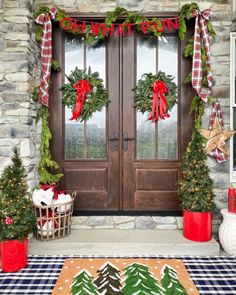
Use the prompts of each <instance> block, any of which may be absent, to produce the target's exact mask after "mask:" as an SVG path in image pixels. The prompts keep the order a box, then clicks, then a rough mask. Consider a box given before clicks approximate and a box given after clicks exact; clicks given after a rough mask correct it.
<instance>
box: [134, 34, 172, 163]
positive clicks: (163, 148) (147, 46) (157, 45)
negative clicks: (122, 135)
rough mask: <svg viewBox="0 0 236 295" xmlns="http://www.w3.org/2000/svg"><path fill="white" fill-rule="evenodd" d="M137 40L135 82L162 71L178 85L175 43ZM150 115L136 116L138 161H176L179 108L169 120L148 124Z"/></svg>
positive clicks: (144, 38)
mask: <svg viewBox="0 0 236 295" xmlns="http://www.w3.org/2000/svg"><path fill="white" fill-rule="evenodd" d="M147 40H148V39H147V38H146V37H140V36H138V37H137V81H138V80H139V79H140V77H141V76H142V74H144V73H150V72H152V73H153V74H154V73H157V72H158V71H160V70H161V71H164V72H165V73H166V74H167V75H168V74H170V75H173V76H174V77H175V83H177V82H178V39H177V37H175V36H169V37H168V36H166V37H165V41H161V40H160V41H159V40H156V39H155V40H153V39H152V41H147ZM148 115H149V114H147V113H146V114H141V113H139V112H137V115H136V134H137V138H136V140H137V141H136V157H137V159H176V158H177V157H178V136H177V135H178V133H177V131H178V129H177V127H178V108H177V106H175V107H174V108H173V109H172V111H171V112H170V118H167V119H166V120H159V121H158V122H157V123H151V122H150V121H148V120H147V118H148Z"/></svg>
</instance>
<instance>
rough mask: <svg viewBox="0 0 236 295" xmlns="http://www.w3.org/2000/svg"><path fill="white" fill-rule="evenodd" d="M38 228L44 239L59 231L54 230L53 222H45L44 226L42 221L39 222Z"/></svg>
mask: <svg viewBox="0 0 236 295" xmlns="http://www.w3.org/2000/svg"><path fill="white" fill-rule="evenodd" d="M39 220H40V219H39ZM37 228H38V233H39V234H40V235H42V236H44V237H46V236H52V235H53V234H54V233H55V232H56V231H57V230H56V229H55V228H54V224H53V220H49V221H45V222H44V224H43V226H41V225H40V221H38V224H37Z"/></svg>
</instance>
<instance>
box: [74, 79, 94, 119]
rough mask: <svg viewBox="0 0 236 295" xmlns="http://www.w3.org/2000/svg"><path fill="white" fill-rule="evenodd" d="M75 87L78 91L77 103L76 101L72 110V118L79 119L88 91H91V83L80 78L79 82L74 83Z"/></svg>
mask: <svg viewBox="0 0 236 295" xmlns="http://www.w3.org/2000/svg"><path fill="white" fill-rule="evenodd" d="M73 87H74V89H75V90H76V92H77V97H76V103H75V109H74V111H73V112H72V117H71V118H70V120H76V121H77V120H78V118H79V116H80V114H81V112H82V108H83V105H84V102H85V99H86V95H87V93H89V92H90V91H91V85H90V84H89V82H88V81H87V80H79V81H78V82H77V83H75V84H74V85H73Z"/></svg>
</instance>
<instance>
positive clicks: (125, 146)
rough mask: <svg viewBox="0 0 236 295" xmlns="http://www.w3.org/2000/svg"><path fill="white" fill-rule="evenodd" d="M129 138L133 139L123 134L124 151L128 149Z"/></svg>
mask: <svg viewBox="0 0 236 295" xmlns="http://www.w3.org/2000/svg"><path fill="white" fill-rule="evenodd" d="M131 140H135V138H134V137H129V136H128V134H127V133H125V134H124V143H123V150H124V151H125V152H127V151H128V148H129V141H131Z"/></svg>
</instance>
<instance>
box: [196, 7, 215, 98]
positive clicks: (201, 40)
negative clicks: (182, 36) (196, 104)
mask: <svg viewBox="0 0 236 295" xmlns="http://www.w3.org/2000/svg"><path fill="white" fill-rule="evenodd" d="M211 15H212V12H211V11H210V10H209V9H206V10H204V11H200V10H196V9H194V10H193V12H192V17H196V21H195V31H194V50H193V71H192V85H193V88H194V89H195V90H196V92H197V94H198V96H199V97H200V98H201V99H202V100H203V101H204V102H207V97H208V96H209V95H210V93H211V88H212V85H213V75H212V73H211V66H210V57H211V53H210V38H209V34H208V29H207V22H206V21H208V20H209V19H210V17H211ZM202 44H203V46H204V47H205V50H206V56H207V60H206V66H207V83H208V87H206V88H203V87H202V53H201V46H202Z"/></svg>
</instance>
